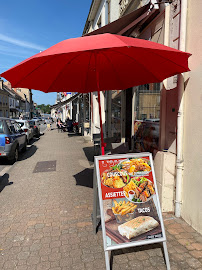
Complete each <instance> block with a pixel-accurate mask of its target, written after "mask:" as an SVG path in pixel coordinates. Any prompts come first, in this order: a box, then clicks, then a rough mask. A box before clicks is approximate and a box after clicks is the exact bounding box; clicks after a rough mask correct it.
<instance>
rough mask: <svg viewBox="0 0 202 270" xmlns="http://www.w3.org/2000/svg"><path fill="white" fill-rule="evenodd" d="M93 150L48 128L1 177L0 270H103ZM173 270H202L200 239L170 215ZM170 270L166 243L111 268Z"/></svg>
mask: <svg viewBox="0 0 202 270" xmlns="http://www.w3.org/2000/svg"><path fill="white" fill-rule="evenodd" d="M92 178H93V145H92V143H91V142H84V140H83V138H82V137H80V136H77V135H73V134H72V135H71V134H69V135H68V134H67V133H66V132H64V133H58V131H57V130H56V129H53V130H51V131H45V133H44V135H43V136H41V138H40V139H39V140H36V141H35V142H33V144H32V145H31V147H30V149H29V150H28V151H27V152H26V153H25V154H24V155H23V156H22V157H21V158H20V160H19V161H18V162H17V163H16V164H14V165H13V166H11V167H10V169H9V171H8V172H7V173H6V174H4V175H3V176H2V177H1V192H0V226H1V230H0V254H1V255H0V269H2V270H5V269H10V270H15V269H17V270H45V269H51V270H68V269H69V270H70V269H71V270H77V269H79V270H83V269H86V270H87V269H88V270H93V269H100V270H104V269H105V259H104V252H103V244H102V232H101V230H99V231H98V233H97V235H94V233H93V228H92V221H91V214H92V210H93V189H92V180H93V179H92ZM164 221H165V227H166V235H167V239H168V252H169V256H170V262H171V269H172V270H178V269H202V236H201V235H200V234H198V233H197V232H196V231H195V230H194V229H192V228H191V227H190V226H189V225H187V223H185V222H184V221H183V220H182V219H177V218H175V217H174V216H173V215H171V214H164ZM118 269H120V270H124V269H147V270H155V269H159V270H161V269H166V267H165V264H164V259H163V255H162V250H161V246H160V245H152V246H142V247H140V248H130V249H124V250H117V251H115V252H113V270H118Z"/></svg>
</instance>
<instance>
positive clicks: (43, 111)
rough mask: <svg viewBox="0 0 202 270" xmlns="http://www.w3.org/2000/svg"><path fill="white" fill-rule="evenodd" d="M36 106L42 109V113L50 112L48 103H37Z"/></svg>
mask: <svg viewBox="0 0 202 270" xmlns="http://www.w3.org/2000/svg"><path fill="white" fill-rule="evenodd" d="M37 108H39V109H40V110H41V111H42V113H48V114H50V113H51V109H50V104H48V105H45V104H41V105H38V104H37Z"/></svg>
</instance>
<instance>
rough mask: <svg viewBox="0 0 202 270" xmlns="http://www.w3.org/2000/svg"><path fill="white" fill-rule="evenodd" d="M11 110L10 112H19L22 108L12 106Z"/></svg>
mask: <svg viewBox="0 0 202 270" xmlns="http://www.w3.org/2000/svg"><path fill="white" fill-rule="evenodd" d="M9 110H10V112H19V111H20V110H19V109H17V108H10V109H9Z"/></svg>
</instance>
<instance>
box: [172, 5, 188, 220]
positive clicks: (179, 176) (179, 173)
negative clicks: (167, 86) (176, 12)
mask: <svg viewBox="0 0 202 270" xmlns="http://www.w3.org/2000/svg"><path fill="white" fill-rule="evenodd" d="M186 25H187V0H181V15H180V40H179V50H181V51H185V50H186ZM178 91H179V92H178V108H179V109H178V115H177V161H176V167H177V170H176V199H175V216H176V217H180V216H181V205H182V182H183V170H184V159H183V139H184V136H183V134H184V74H180V75H179V76H178Z"/></svg>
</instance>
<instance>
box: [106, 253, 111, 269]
mask: <svg viewBox="0 0 202 270" xmlns="http://www.w3.org/2000/svg"><path fill="white" fill-rule="evenodd" d="M105 263H106V270H110V260H109V251H105Z"/></svg>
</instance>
